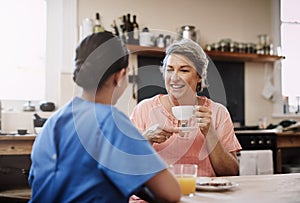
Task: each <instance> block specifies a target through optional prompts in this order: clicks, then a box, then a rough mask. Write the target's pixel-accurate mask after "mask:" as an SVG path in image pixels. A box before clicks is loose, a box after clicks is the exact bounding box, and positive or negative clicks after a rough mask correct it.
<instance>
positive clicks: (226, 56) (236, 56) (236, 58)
mask: <svg viewBox="0 0 300 203" xmlns="http://www.w3.org/2000/svg"><path fill="white" fill-rule="evenodd" d="M127 48H128V49H129V50H130V52H131V53H132V54H137V55H141V56H150V57H151V56H152V57H163V56H164V54H165V48H158V47H143V46H139V45H132V44H128V45H127ZM205 52H206V53H207V55H208V56H209V57H210V58H211V59H212V60H215V61H228V62H275V61H278V60H281V59H284V57H283V56H275V55H263V54H247V53H231V52H221V51H205Z"/></svg>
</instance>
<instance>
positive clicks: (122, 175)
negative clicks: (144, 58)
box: [29, 32, 180, 202]
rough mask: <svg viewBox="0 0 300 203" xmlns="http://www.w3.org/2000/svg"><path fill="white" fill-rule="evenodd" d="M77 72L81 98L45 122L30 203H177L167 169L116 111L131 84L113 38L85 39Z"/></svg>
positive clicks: (31, 180) (104, 34)
mask: <svg viewBox="0 0 300 203" xmlns="http://www.w3.org/2000/svg"><path fill="white" fill-rule="evenodd" d="M75 65H76V69H75V71H74V78H73V79H74V81H75V83H76V84H77V85H79V86H80V87H82V89H83V91H82V95H80V96H76V97H74V98H73V99H71V100H70V101H69V102H68V103H67V104H66V105H65V106H64V107H62V108H61V109H60V110H58V112H56V113H55V114H54V115H53V116H52V117H51V118H50V119H48V120H47V122H46V124H45V125H44V127H43V131H42V132H41V133H40V134H39V135H38V136H37V139H36V140H35V143H34V146H33V151H32V155H31V159H32V166H31V169H30V175H29V183H30V186H31V187H32V198H31V200H30V202H128V201H129V197H130V196H132V194H137V195H139V197H143V198H145V197H147V200H149V199H148V198H150V197H152V198H151V199H155V201H157V202H177V201H179V199H180V187H179V184H178V183H177V181H176V179H175V177H174V176H173V175H172V174H171V172H169V170H168V169H167V165H166V164H165V163H164V162H163V160H161V158H160V157H159V156H158V155H157V153H156V152H155V150H154V149H153V147H152V146H151V145H150V144H149V142H148V141H147V140H146V139H145V138H144V137H143V136H142V135H141V134H140V132H139V131H138V130H137V129H136V128H135V127H134V126H133V125H132V123H131V122H130V120H129V118H128V117H126V116H125V115H124V114H123V113H121V112H120V111H119V110H118V109H116V108H115V107H114V106H113V105H114V104H115V103H116V102H117V101H118V99H119V97H120V96H121V95H122V94H123V92H124V90H125V89H126V87H127V84H128V78H127V67H128V51H127V49H126V47H125V46H124V45H123V43H122V42H121V41H120V39H119V38H117V37H115V36H114V35H113V34H112V33H110V32H100V33H95V34H92V35H90V36H88V37H86V38H85V39H84V40H83V41H82V42H81V43H80V44H79V46H78V48H77V49H76V59H75ZM131 146H134V147H131ZM137 163H138V164H137ZM141 191H150V193H151V195H148V196H145V194H148V193H146V192H141Z"/></svg>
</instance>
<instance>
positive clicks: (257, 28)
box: [78, 0, 274, 125]
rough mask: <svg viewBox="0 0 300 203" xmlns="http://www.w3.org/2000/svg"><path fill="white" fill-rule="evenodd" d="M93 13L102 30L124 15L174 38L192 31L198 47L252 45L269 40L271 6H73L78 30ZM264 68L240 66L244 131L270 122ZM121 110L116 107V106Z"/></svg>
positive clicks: (193, 2) (236, 2) (135, 1)
mask: <svg viewBox="0 0 300 203" xmlns="http://www.w3.org/2000/svg"><path fill="white" fill-rule="evenodd" d="M96 12H99V13H100V15H101V20H102V24H103V25H104V27H105V28H106V29H108V30H111V27H110V25H111V23H112V22H113V20H117V22H119V23H121V21H120V20H119V17H120V16H122V15H124V14H127V13H131V15H133V14H135V15H137V21H138V23H139V25H140V28H143V27H148V28H149V29H151V30H167V31H169V32H176V30H177V29H178V28H179V27H180V26H182V25H186V24H188V25H194V26H196V28H197V29H198V31H199V36H200V38H199V44H200V45H202V46H205V45H206V44H208V43H213V42H217V41H219V40H220V39H223V38H231V39H232V40H235V41H240V42H254V43H257V42H258V38H257V35H258V34H262V33H265V34H268V35H270V36H271V39H272V33H273V29H274V28H273V27H272V23H273V21H272V17H273V13H272V12H273V1H272V0H225V1H224V0H187V1H181V0H164V1H160V0H152V1H140V0H110V1H104V0H78V26H79V25H80V23H81V22H82V20H83V19H84V18H87V17H88V18H94V15H95V13H96ZM111 31H112V30H111ZM264 66H265V64H263V63H246V64H245V67H246V68H245V81H246V82H245V92H246V93H245V99H246V102H245V114H246V117H245V122H246V124H247V125H256V124H257V122H258V119H259V118H260V117H263V116H266V117H268V119H269V121H270V122H272V121H274V119H273V118H272V113H273V103H272V101H269V100H265V99H264V98H263V97H262V96H261V91H262V89H263V86H264ZM271 66H272V64H271ZM126 94H127V97H128V93H126ZM125 101H128V100H125ZM126 105H127V104H126V103H121V105H120V103H119V106H126Z"/></svg>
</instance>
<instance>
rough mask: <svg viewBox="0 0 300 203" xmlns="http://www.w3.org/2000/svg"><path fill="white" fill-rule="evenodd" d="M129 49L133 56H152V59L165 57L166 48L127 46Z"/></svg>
mask: <svg viewBox="0 0 300 203" xmlns="http://www.w3.org/2000/svg"><path fill="white" fill-rule="evenodd" d="M126 46H127V48H128V49H129V50H130V52H131V54H137V55H140V56H152V57H163V56H164V55H165V51H166V49H165V48H159V47H144V46H139V45H133V44H127V45H126Z"/></svg>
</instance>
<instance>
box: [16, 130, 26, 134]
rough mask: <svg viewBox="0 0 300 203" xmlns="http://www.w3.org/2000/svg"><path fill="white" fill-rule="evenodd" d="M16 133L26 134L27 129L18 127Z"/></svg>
mask: <svg viewBox="0 0 300 203" xmlns="http://www.w3.org/2000/svg"><path fill="white" fill-rule="evenodd" d="M17 131H18V134H19V135H26V134H27V130H26V129H18V130H17Z"/></svg>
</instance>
